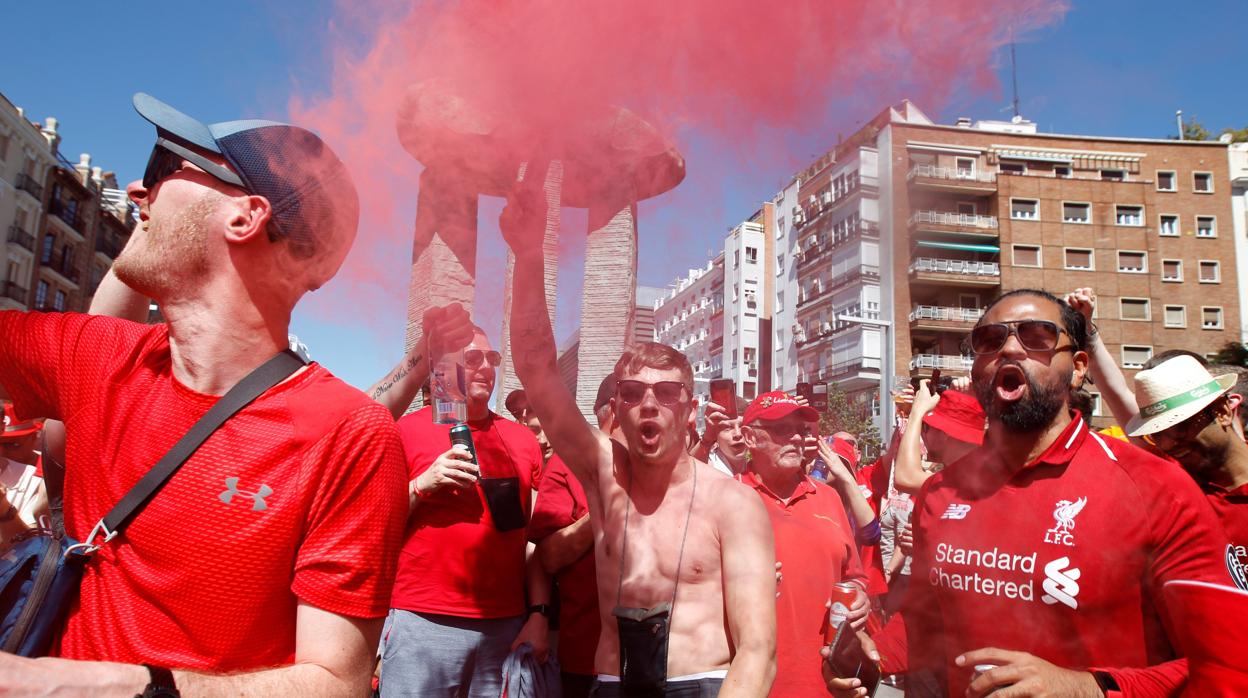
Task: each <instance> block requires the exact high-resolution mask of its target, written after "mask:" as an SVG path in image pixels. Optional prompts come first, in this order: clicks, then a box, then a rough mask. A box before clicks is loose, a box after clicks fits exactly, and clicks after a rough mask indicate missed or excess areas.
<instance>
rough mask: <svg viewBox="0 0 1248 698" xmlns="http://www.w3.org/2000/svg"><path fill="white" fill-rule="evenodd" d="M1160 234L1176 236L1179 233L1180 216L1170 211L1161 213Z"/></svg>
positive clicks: (1158, 230)
mask: <svg viewBox="0 0 1248 698" xmlns="http://www.w3.org/2000/svg"><path fill="white" fill-rule="evenodd" d="M1157 234H1158V235H1166V236H1174V237H1177V236H1178V234H1179V217H1178V216H1176V215H1173V214H1170V213H1163V214H1162V215H1161V224H1160V225H1159V226H1158V227H1157Z"/></svg>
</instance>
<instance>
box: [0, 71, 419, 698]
mask: <svg viewBox="0 0 1248 698" xmlns="http://www.w3.org/2000/svg"><path fill="white" fill-rule="evenodd" d="M134 101H135V107H136V109H138V111H139V113H140V114H141V115H142V116H144V118H146V119H147V120H149V121H151V122H152V123H153V124H155V125H156V127H157V145H156V147H155V149H154V150H153V152H152V157H151V159H150V160H149V163H148V168H147V171H146V172H145V174H144V178H143V182H142V183H139V182H135V183H132V184H131V185H130V186H129V187H128V188H127V193H128V195H129V196H130V198H131V200H133V201H134V202H135V203H136V204H137V205H138V207H139V217H140V220H141V223H140V226H139V229H137V230H136V231H135V232H134V234H133V239H132V240H131V242H130V243H129V244H128V245H127V246H126V249H125V250H124V251H123V252H122V253H121V255H120V256H118V258H117V260H116V262H115V264H114V267H113V268H114V271H115V273H116V275H117V277H118V278H119V279H120V280H121V281H122V282H124V283H125V284H127V285H129V286H130V287H132V288H133V289H134V290H135V291H137V292H139V293H141V294H145V295H146V296H148V297H151V298H154V299H156V300H157V302H159V303H160V306H161V309H162V312H163V314H164V316H165V319H166V322H165V324H163V325H155V326H146V325H139V324H135V323H132V322H128V321H124V320H119V319H115V318H106V317H95V316H87V315H78V314H74V313H64V314H62V313H55V314H41V313H19V312H6V313H0V355H2V357H3V360H0V384H2V385H3V386H4V387H5V389H6V390H7V391H8V393H9V394H10V395H11V396H12V397H13V400H14V402H15V404H16V406H17V409H18V412H19V413H20V414H23V415H30V416H36V415H37V416H46V417H49V418H53V419H58V420H61V421H63V422H65V424H66V428H67V433H68V442H67V444H66V456H67V458H66V461H67V463H68V468H67V470H66V474H65V477H66V481H65V496H66V502H65V523H66V528H67V529H68V532H69V534H70V535H71V536H74V537H76V538H78V539H81V540H84V541H87V542H92V543H96V544H100V545H101V547H100V548H99V550H97V551H96V553H95V555H94V557H93V559H92V561H91V562H90V563H89V564H88V565H87V568H86V572H85V575H84V578H83V581H82V585H81V594H80V598H79V603H78V604H77V606H76V607H75V608H74V609H72V611H71V613H70V616H69V619H68V624H67V626H66V628H65V630H64V632H63V634H62V636H61V638H60V646H59V650H58V651H59V654H60V655H61V657H63V658H58V659H38V660H27V659H20V658H15V657H11V656H8V655H0V694H7V693H9V692H12V691H13V690H15V689H19V688H20V689H22V690H28V689H29V688H30V687H31V686H40V687H41V688H42V689H45V690H49V691H52V690H55V689H56V688H57V687H59V688H60V689H62V691H64V692H68V693H75V694H84V695H125V696H133V695H136V694H142V693H145V692H153V691H156V690H162V691H163V692H162V693H160V695H177V691H179V690H180V691H181V692H182V693H184V694H186V695H225V694H231V695H237V694H256V695H290V694H296V693H302V694H305V695H346V694H357V693H358V692H360V691H361V690H364V689H365V687H367V685H368V680H369V673H370V672H369V668H370V662H369V657H370V656H371V653H372V648H373V647H374V646H375V644H376V639H377V635H378V633H379V631H380V628H381V618H382V616H383V615H384V614H385V608H386V601H387V600H388V597H389V592H390V587H391V583H392V582H391V580H392V574H393V566H394V564H395V561H396V557H397V554H398V545H399V542H400V538H401V535H402V527H403V521H404V517H405V516H406V508H405V506H404V505H405V503H404V501H403V500H404V498H403V490H402V487H403V481H404V477H403V462H402V447H401V444H400V443H399V439H398V435H397V432H396V430H395V428H394V424H393V420H392V419H391V418H390V416H389V414H387V413H386V411H385V410H384V409H383V408H381V407H380V406H378V405H377V404H376V403H374V402H373V401H371V400H369V399H368V398H367V397H366V396H364V394H363V393H361V392H359V391H358V390H355V389H353V388H351V387H349V386H347V385H346V384H345V383H343V382H342V381H340V380H338V379H337V378H334V377H333V376H332V375H330V374H329V372H328V371H326V370H325V369H324V368H322V367H320V366H318V365H316V364H311V365H309V366H307V367H306V368H304V369H302V370H300V371H298V372H296V373H295V374H294V375H293V376H292V377H290V378H289V379H287V380H286V381H284V382H283V383H280V384H278V385H277V386H275V387H274V388H272V389H270V390H268V391H267V392H265V393H264V394H263V395H261V396H260V397H258V398H257V399H256V400H255V401H253V402H252V403H251V404H250V405H249V406H247V407H246V408H244V409H243V410H241V411H240V412H238V413H237V414H236V415H234V416H233V417H232V418H230V419H229V420H228V421H227V422H226V423H225V424H224V426H222V427H221V428H220V429H219V430H218V431H217V432H216V433H215V434H213V436H211V437H210V438H209V439H208V440H207V441H206V442H205V443H204V444H203V445H202V446H201V447H200V448H199V449H198V450H197V451H196V452H195V454H194V455H193V456H191V457H190V458H189V459H188V460H187V462H186V463H185V464H184V465H183V466H182V467H181V469H180V470H179V471H178V472H177V474H176V475H174V476H173V477H172V478H171V479H170V480H169V481H168V483H166V484H165V486H164V487H163V488H162V489H161V490H160V491H159V492H158V493H157V494H156V495H155V496H154V497H153V498H152V500H151V501H150V502H148V503H147V505H146V506H145V507H144V508H143V509H142V510H141V511H140V512H139V513H138V515H137V516H136V517H135V518H134V519H133V520H132V522H131V523H130V525H129V526H128V527H127V528H126V529H125V530H124V531H123V533H122V534H121V535H120V536H118V537H117V538H116V539H114V540H108V541H105V540H103V539H102V536H98V535H97V536H95V537H94V538H92V536H91V531H92V528H93V526H94V525H95V523H96V522H97V521H98V520H99V519H100V518H101V517H102V516H103V515H104V514H105V513H106V512H107V511H108V510H109V509H110V508H111V507H112V506H113V505H114V504H116V503H117V501H118V500H119V499H120V498H121V497H122V496H123V495H124V494H125V493H126V492H127V491H129V490H130V488H131V487H132V486H133V485H134V484H135V482H137V481H138V479H139V478H140V477H141V476H142V475H143V474H144V473H146V472H147V471H148V469H149V468H150V467H151V465H152V464H153V463H154V462H156V461H157V460H158V459H159V458H160V457H161V456H163V455H164V454H165V452H167V451H168V450H169V448H170V447H171V446H172V445H173V444H174V442H175V441H177V440H178V439H179V438H180V437H182V436H183V435H184V434H185V433H186V431H187V430H188V429H190V427H191V426H192V425H193V424H194V423H195V422H196V421H197V420H198V419H199V418H200V417H201V416H202V415H204V413H205V412H207V411H208V409H209V408H210V407H211V406H212V405H213V404H215V403H216V402H217V401H218V399H219V396H221V395H222V394H224V393H225V392H226V391H227V390H228V389H229V388H231V387H233V386H234V385H235V384H236V383H237V382H238V381H239V380H241V379H242V378H243V377H244V376H246V375H247V374H248V373H250V372H251V371H252V370H253V369H254V368H256V367H257V366H259V365H260V364H261V363H263V362H264V361H266V360H267V359H269V358H270V357H272V356H274V355H275V354H277V353H278V352H279V351H281V350H283V349H285V348H286V344H287V329H288V325H289V322H290V316H291V312H292V310H293V308H294V306H295V304H296V303H297V301H298V300H299V299H300V298H301V297H302V295H303V294H304V293H306V292H307V291H309V290H312V289H315V288H317V287H319V286H321V285H323V284H324V283H325V282H327V281H328V280H329V279H330V278H331V277H332V276H333V275H334V273H335V272H336V271H337V269H338V267H339V265H340V264H341V263H342V260H343V258H344V257H345V256H346V253H347V250H348V249H349V247H350V244H351V241H352V240H353V239H354V235H355V230H356V223H357V218H358V212H357V204H356V197H355V189H354V186H353V185H352V183H351V179H350V177H349V175H348V174H347V172H346V169H345V167H343V165H342V163H341V162H339V161H338V159H337V158H336V157H335V156H334V155H333V153H332V152H331V151H330V150H329V148H328V147H326V146H325V144H324V143H323V142H321V141H320V139H319V138H317V137H316V136H315V135H313V134H312V133H310V132H308V131H305V130H303V129H300V128H297V127H294V126H289V125H284V124H276V123H273V122H265V121H236V122H229V123H221V124H212V125H204V124H201V123H199V122H198V121H195V120H194V119H191V118H190V117H188V116H186V115H184V114H181V113H179V112H177V111H175V110H174V109H172V108H171V107H169V106H168V105H165V104H163V103H161V102H159V101H157V100H155V99H153V98H151V97H149V96H147V95H143V94H140V95H136V96H135V100H134ZM71 660H94V661H71ZM143 663H146V664H149V665H151V667H150V668H144V667H143V666H140V665H141V664H143ZM161 667H165V668H173V669H174V671H173V672H172V673H171V674H170V672H168V671H167V670H166V669H162V668H161ZM145 687H146V688H145Z"/></svg>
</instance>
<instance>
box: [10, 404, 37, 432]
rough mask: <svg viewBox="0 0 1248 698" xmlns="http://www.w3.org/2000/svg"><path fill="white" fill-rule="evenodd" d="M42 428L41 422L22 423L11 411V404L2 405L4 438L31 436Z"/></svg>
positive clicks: (14, 412)
mask: <svg viewBox="0 0 1248 698" xmlns="http://www.w3.org/2000/svg"><path fill="white" fill-rule="evenodd" d="M42 428H43V423H42V422H36V421H33V420H29V419H28V420H26V421H22V420H20V419H18V418H17V412H16V411H15V410H14V409H13V403H11V402H6V403H4V436H5V437H8V438H16V437H18V436H26V435H28V434H33V433H35V432H37V431H39V430H40V429H42Z"/></svg>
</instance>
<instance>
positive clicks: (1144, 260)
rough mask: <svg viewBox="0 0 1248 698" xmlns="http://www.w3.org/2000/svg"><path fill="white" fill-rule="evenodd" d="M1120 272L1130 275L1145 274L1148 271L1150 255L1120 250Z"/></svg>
mask: <svg viewBox="0 0 1248 698" xmlns="http://www.w3.org/2000/svg"><path fill="white" fill-rule="evenodd" d="M1118 271H1120V272H1124V273H1129V274H1143V273H1144V272H1146V271H1148V253H1147V252H1134V251H1129V250H1120V251H1119V252H1118Z"/></svg>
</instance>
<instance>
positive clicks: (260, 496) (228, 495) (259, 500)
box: [217, 477, 273, 511]
mask: <svg viewBox="0 0 1248 698" xmlns="http://www.w3.org/2000/svg"><path fill="white" fill-rule="evenodd" d="M225 488H226V489H225V491H224V492H222V493H221V494H219V495H217V496H218V497H220V499H221V501H222V502H225V503H226V504H229V503H230V502H232V501H234V497H235V496H237V495H240V494H245V495H247V496H248V497H251V502H252V504H251V510H252V511H264V510H265V509H268V508H269V505H267V504H265V503H264V498H265V497H267V496H269V495H271V494H273V488H271V487H269V486H268V485H260V489H259V490H257V491H255V492H249V491H247V490H240V489H238V478H236V477H227V478H225Z"/></svg>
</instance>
